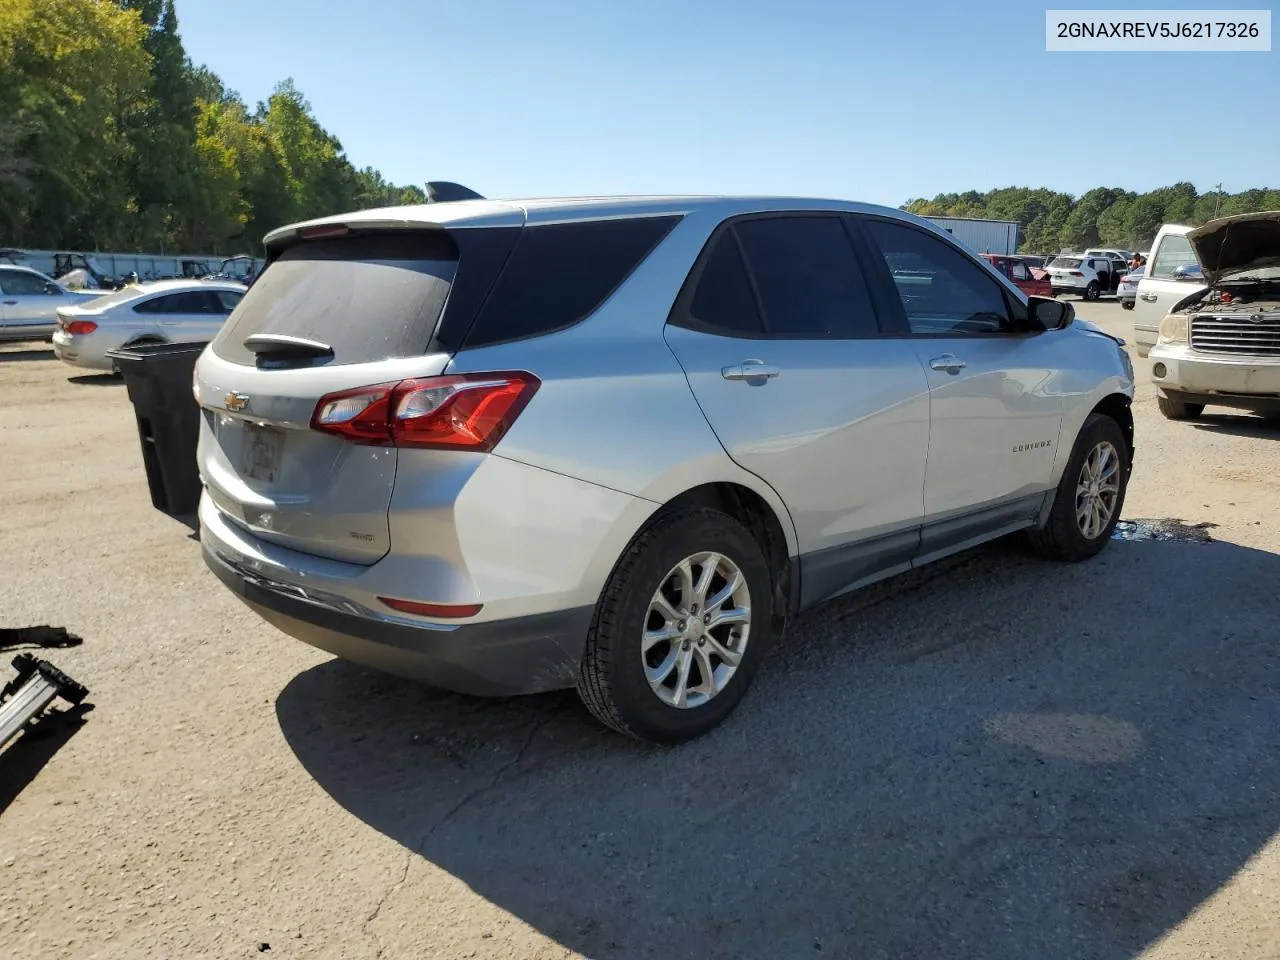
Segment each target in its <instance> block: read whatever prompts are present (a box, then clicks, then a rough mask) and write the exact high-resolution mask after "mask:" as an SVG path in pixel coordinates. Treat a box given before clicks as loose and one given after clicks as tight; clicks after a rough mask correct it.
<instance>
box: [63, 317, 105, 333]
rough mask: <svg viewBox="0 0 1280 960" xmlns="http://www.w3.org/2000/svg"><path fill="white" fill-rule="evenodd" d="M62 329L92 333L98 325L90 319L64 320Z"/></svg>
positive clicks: (71, 331)
mask: <svg viewBox="0 0 1280 960" xmlns="http://www.w3.org/2000/svg"><path fill="white" fill-rule="evenodd" d="M62 329H63V330H65V331H67V333H74V334H82V333H93V331H95V330H97V329H98V325H97V324H96V323H94V322H93V321H92V320H64V321H62Z"/></svg>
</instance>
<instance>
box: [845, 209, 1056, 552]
mask: <svg viewBox="0 0 1280 960" xmlns="http://www.w3.org/2000/svg"><path fill="white" fill-rule="evenodd" d="M859 221H860V222H861V223H862V224H863V226H864V228H865V230H866V233H867V235H868V238H869V240H870V242H871V243H872V244H873V245H874V246H875V247H876V248H877V249H878V251H879V252H880V254H881V256H882V257H883V260H884V263H883V264H882V265H881V268H880V272H879V273H878V279H879V281H880V282H881V283H882V284H883V285H884V286H886V287H889V286H890V284H891V285H892V289H893V290H894V291H895V292H896V294H897V296H896V298H895V299H896V300H897V305H898V306H900V307H901V312H900V313H898V315H897V321H898V323H900V324H901V326H900V327H898V329H899V330H900V335H901V336H903V337H904V338H905V342H906V343H908V344H910V346H912V347H913V348H914V349H915V351H916V353H917V355H918V357H919V360H920V362H921V363H922V364H923V366H924V368H925V372H926V374H927V376H928V380H929V392H930V399H931V404H930V431H929V462H928V468H927V470H926V472H925V483H924V503H925V526H924V530H923V534H922V544H921V553H922V555H923V556H924V557H926V558H927V557H928V556H930V555H932V554H934V553H938V552H943V551H946V550H948V549H951V548H954V547H955V546H957V545H958V544H961V543H964V542H966V541H968V540H970V539H972V538H975V537H981V536H985V535H986V534H988V533H990V532H991V531H992V530H995V529H998V528H1001V527H1004V526H1007V525H1016V524H1018V523H1021V522H1023V521H1025V520H1027V519H1029V518H1030V517H1031V516H1033V515H1034V512H1035V509H1036V508H1037V507H1038V505H1039V502H1038V495H1039V494H1041V493H1042V492H1043V491H1044V490H1045V489H1047V488H1048V486H1049V485H1050V479H1051V476H1052V468H1053V460H1054V455H1055V452H1056V449H1057V445H1058V434H1059V431H1060V427H1061V420H1062V400H1061V395H1060V389H1061V387H1060V376H1059V373H1058V369H1059V367H1060V365H1061V362H1062V360H1061V356H1060V354H1061V351H1060V350H1059V349H1057V345H1056V344H1055V342H1054V340H1053V338H1052V336H1051V335H1047V334H1045V333H1018V332H1015V329H1014V323H1013V303H1012V297H1011V295H1010V294H1009V293H1008V292H1007V291H1006V290H1005V288H1004V287H1003V286H1002V285H1001V284H1000V282H999V281H998V280H997V279H996V278H995V277H993V276H991V274H990V273H989V272H988V271H986V270H985V269H983V268H982V267H981V266H979V264H978V262H977V261H976V260H975V259H973V258H972V257H970V256H968V255H967V254H966V253H965V252H963V251H962V250H960V249H959V248H958V247H957V246H955V245H953V244H950V243H947V242H946V241H944V240H942V239H941V238H940V237H937V236H935V235H932V234H930V233H927V232H926V231H925V230H923V229H921V228H919V227H916V226H914V225H912V224H907V223H902V222H901V221H891V220H888V219H882V218H877V217H865V218H862V217H860V218H859ZM902 263H910V264H914V265H917V266H916V267H915V268H914V270H913V273H915V274H919V275H925V276H927V277H928V282H925V283H920V282H915V281H913V282H904V279H903V276H902V271H901V270H895V269H894V268H895V266H896V265H898V264H902Z"/></svg>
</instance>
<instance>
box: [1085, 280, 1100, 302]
mask: <svg viewBox="0 0 1280 960" xmlns="http://www.w3.org/2000/svg"><path fill="white" fill-rule="evenodd" d="M1101 291H1102V288H1101V287H1099V286H1098V281H1097V280H1090V281H1089V285H1088V286H1087V287H1085V288H1084V298H1085V299H1086V300H1097V299H1098V298H1099V297H1100V296H1102V292H1101Z"/></svg>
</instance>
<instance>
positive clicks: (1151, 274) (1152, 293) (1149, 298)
mask: <svg viewBox="0 0 1280 960" xmlns="http://www.w3.org/2000/svg"><path fill="white" fill-rule="evenodd" d="M1183 229H1190V228H1189V227H1188V228H1180V229H1179V230H1176V231H1175V230H1161V231H1160V234H1159V236H1157V237H1156V245H1155V248H1154V249H1153V250H1152V251H1151V258H1150V260H1148V261H1147V269H1146V271H1145V272H1144V273H1143V275H1142V279H1141V280H1139V281H1138V296H1137V299H1136V300H1135V301H1134V304H1133V333H1134V340H1135V341H1136V342H1137V344H1138V346H1139V347H1140V348H1141V349H1142V350H1144V351H1145V350H1148V349H1150V348H1151V347H1152V346H1154V345H1155V342H1156V334H1157V332H1158V331H1159V329H1160V321H1161V320H1163V319H1164V317H1165V314H1167V313H1168V312H1169V311H1170V310H1172V309H1173V308H1174V306H1175V305H1176V304H1177V303H1178V301H1180V300H1182V299H1183V298H1184V297H1187V296H1189V295H1191V294H1193V293H1196V292H1197V291H1199V290H1203V289H1204V282H1203V281H1202V280H1194V279H1185V280H1184V279H1178V278H1177V276H1176V272H1177V270H1178V268H1179V267H1189V266H1196V267H1198V266H1199V265H1200V261H1199V260H1198V259H1197V258H1196V254H1195V250H1193V249H1192V247H1191V241H1190V240H1188V239H1187V237H1186V233H1185V232H1183Z"/></svg>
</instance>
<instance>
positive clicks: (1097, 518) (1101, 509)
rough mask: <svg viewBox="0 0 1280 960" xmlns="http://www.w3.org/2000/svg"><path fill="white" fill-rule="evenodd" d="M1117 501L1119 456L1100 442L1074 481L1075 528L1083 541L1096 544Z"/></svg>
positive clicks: (1104, 441) (1107, 442)
mask: <svg viewBox="0 0 1280 960" xmlns="http://www.w3.org/2000/svg"><path fill="white" fill-rule="evenodd" d="M1119 499H1120V455H1119V454H1118V453H1117V452H1116V448H1115V447H1114V446H1113V445H1112V443H1111V442H1110V441H1109V440H1103V441H1102V442H1101V443H1099V444H1098V445H1097V446H1095V447H1094V448H1093V449H1092V450H1090V451H1089V455H1088V456H1087V457H1085V458H1084V463H1083V464H1082V465H1081V467H1080V477H1079V479H1078V480H1077V481H1076V525H1077V526H1078V527H1079V528H1080V532H1081V533H1082V534H1084V537H1085V539H1086V540H1096V539H1097V538H1098V537H1100V536H1101V535H1102V531H1103V530H1105V529H1106V528H1107V524H1109V523H1110V522H1111V518H1112V515H1113V514H1114V513H1115V510H1116V503H1118V502H1119Z"/></svg>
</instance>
